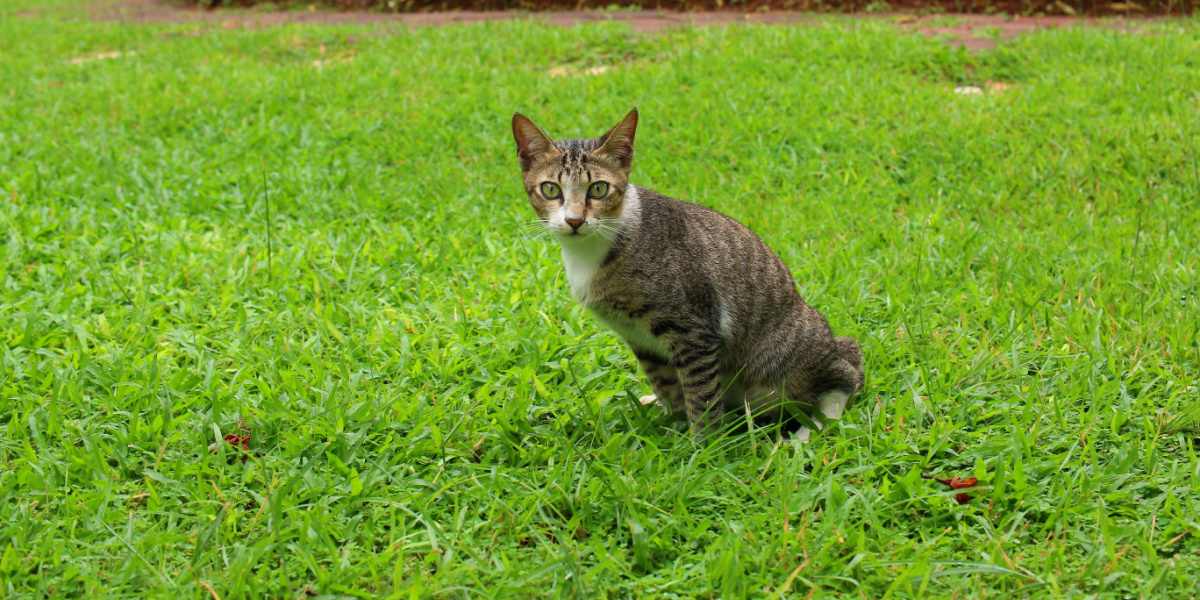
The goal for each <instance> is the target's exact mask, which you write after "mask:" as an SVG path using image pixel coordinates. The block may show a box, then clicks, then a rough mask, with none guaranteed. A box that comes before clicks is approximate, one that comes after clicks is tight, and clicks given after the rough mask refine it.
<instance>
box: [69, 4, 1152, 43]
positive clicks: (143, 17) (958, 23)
mask: <svg viewBox="0 0 1200 600" xmlns="http://www.w3.org/2000/svg"><path fill="white" fill-rule="evenodd" d="M92 12H93V17H94V18H96V19H99V20H117V21H142V22H209V23H219V24H220V25H221V26H222V27H225V28H230V29H234V28H243V27H251V28H254V27H267V26H272V25H280V24H287V23H332V24H356V23H357V24H364V23H397V24H402V25H408V26H435V25H447V24H454V23H475V22H481V21H497V20H503V19H533V20H538V21H543V22H546V23H550V24H553V25H560V26H570V25H575V24H579V23H586V22H595V21H616V22H621V23H628V24H629V25H630V27H632V28H633V29H634V30H635V31H639V32H655V31H661V30H663V29H667V28H671V27H681V26H688V25H721V24H728V23H756V24H764V25H785V24H801V23H806V22H808V23H811V22H815V21H816V20H818V19H820V18H821V15H818V14H816V13H806V12H791V11H763V12H750V13H747V12H736V11H713V12H673V11H663V10H655V11H648V10H641V11H613V12H601V11H546V12H535V13H531V12H518V11H486V12H481V11H453V12H420V13H398V14H397V13H381V12H367V11H333V10H325V9H317V8H310V9H308V10H284V11H266V10H254V9H249V10H237V9H220V10H205V9H200V8H188V7H182V6H179V5H176V4H171V3H169V2H167V1H165V0H98V1H97V3H96V5H95V7H94V8H93V11H92ZM853 18H860V19H878V20H884V21H890V22H893V23H896V24H897V25H898V26H900V27H901V28H903V29H906V30H909V31H914V32H918V33H921V34H923V35H927V36H940V37H942V38H944V39H946V41H947V42H948V43H951V44H955V45H960V46H964V47H966V48H968V49H971V50H980V49H986V48H991V47H994V46H995V45H996V42H997V41H1001V40H1007V39H1011V38H1013V37H1016V36H1017V35H1020V34H1022V33H1027V32H1030V31H1035V30H1038V29H1052V28H1057V27H1069V26H1079V25H1087V26H1100V27H1113V28H1118V29H1133V28H1136V25H1137V24H1139V23H1146V22H1148V21H1150V20H1152V19H1153V18H1152V17H1151V18H1137V17H1109V18H1094V17H1062V16H1040V17H1017V16H1007V15H974V14H972V15H952V14H939V15H915V14H895V13H893V14H872V15H864V14H859V15H855V16H854V17H853Z"/></svg>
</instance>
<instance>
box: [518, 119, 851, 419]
mask: <svg viewBox="0 0 1200 600" xmlns="http://www.w3.org/2000/svg"><path fill="white" fill-rule="evenodd" d="M637 124H638V112H637V109H636V108H634V109H633V110H632V111H630V112H629V114H628V115H626V116H625V118H624V119H623V120H622V121H621V122H620V123H618V124H617V125H616V126H615V127H613V128H612V129H611V130H609V131H608V133H605V134H604V135H602V136H600V137H598V138H594V139H573V140H560V141H554V140H551V139H550V137H548V136H547V135H546V134H545V133H544V132H543V131H542V130H541V129H539V128H538V126H537V125H535V124H534V123H533V121H531V120H529V118H527V117H525V116H524V115H522V114H520V113H515V114H514V115H513V118H512V130H513V138H514V139H515V140H516V143H517V156H518V158H519V162H520V166H521V173H522V177H523V180H524V183H525V192H526V194H528V196H529V203H530V205H531V206H532V207H533V210H534V212H535V213H537V216H538V220H539V221H540V222H541V226H544V227H545V228H546V229H547V230H549V232H550V233H551V235H552V236H553V237H555V238H557V240H558V242H559V243H560V245H561V247H562V259H563V265H564V267H565V269H566V275H567V282H568V283H569V284H570V288H571V293H572V295H574V296H575V298H576V299H577V300H579V302H581V303H582V304H583V305H584V306H586V307H587V308H588V309H589V310H590V311H591V312H592V313H593V314H595V315H596V316H597V317H598V318H599V319H600V320H601V321H603V322H604V323H605V324H606V325H608V326H609V327H610V328H612V329H613V330H614V331H615V332H616V333H617V334H618V335H620V336H621V337H622V338H623V339H624V340H625V342H626V343H628V344H629V346H630V348H631V349H632V350H633V354H634V356H636V357H637V360H638V362H639V363H640V364H641V367H642V370H643V371H644V372H645V374H646V376H647V378H648V379H649V380H650V385H651V387H652V388H653V390H654V395H653V396H649V397H646V398H644V399H643V403H649V402H658V403H659V404H661V405H663V406H664V407H665V408H666V409H667V410H668V411H670V412H671V413H673V414H676V415H678V416H686V418H687V421H688V423H689V425H690V427H691V429H692V430H693V431H695V432H703V431H705V430H707V429H710V428H711V426H712V425H714V424H716V423H718V421H719V420H720V419H721V417H722V414H723V412H724V411H725V410H726V409H734V410H741V409H743V408H744V409H746V410H747V411H749V412H752V413H755V414H757V415H759V416H760V417H765V418H766V419H780V420H788V419H789V417H796V416H797V415H800V417H799V419H800V420H801V421H802V422H806V423H807V424H815V425H816V426H817V427H820V425H821V423H822V422H823V421H824V420H828V419H837V418H840V417H841V415H842V413H843V411H844V410H845V408H846V405H847V403H848V401H849V400H850V399H851V398H852V397H853V396H854V395H855V394H856V393H857V392H858V391H859V390H860V389H861V388H862V386H863V377H864V373H863V362H862V353H861V351H860V349H859V346H858V344H857V343H856V342H855V341H854V340H853V339H851V338H847V337H834V335H833V333H832V331H831V330H830V328H829V324H828V322H827V321H826V320H825V318H824V317H823V316H821V314H820V313H818V312H817V311H816V310H814V309H813V308H812V307H810V306H808V305H807V304H806V303H805V302H804V299H803V298H802V297H801V296H800V294H799V293H798V292H797V291H796V284H795V282H794V281H793V279H792V275H791V273H790V272H789V271H788V269H787V267H786V266H784V264H783V262H782V261H781V260H780V259H779V257H777V256H776V255H775V254H774V253H773V252H772V251H771V250H770V249H769V248H767V246H766V245H765V244H764V243H763V242H762V240H760V239H759V238H758V236H756V235H754V233H752V232H751V231H750V230H749V229H747V228H746V227H745V226H744V225H742V224H741V223H738V222H737V221H734V220H733V219H731V218H729V217H727V216H725V215H723V214H720V213H718V212H716V211H713V210H710V209H708V208H704V207H702V206H699V205H696V204H692V203H689V202H684V201H680V200H674V199H672V198H668V197H666V196H663V195H661V194H658V193H656V192H654V191H652V190H649V189H646V188H641V187H635V186H634V185H633V184H631V183H629V174H630V171H631V169H632V166H633V140H634V135H635V133H636V131H637ZM818 411H819V413H818ZM809 432H810V430H809V429H808V427H801V428H800V429H799V430H798V431H796V435H797V436H798V437H800V438H801V439H807V437H808V435H809Z"/></svg>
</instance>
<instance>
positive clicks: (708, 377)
mask: <svg viewBox="0 0 1200 600" xmlns="http://www.w3.org/2000/svg"><path fill="white" fill-rule="evenodd" d="M667 347H668V349H669V350H670V351H671V366H673V367H675V372H676V373H677V374H678V375H679V383H680V385H681V387H682V389H683V404H684V411H685V412H686V413H687V418H688V424H689V425H690V426H691V428H692V431H694V432H700V431H702V430H704V429H707V428H708V427H709V425H712V424H713V423H716V422H717V421H719V420H720V418H721V413H722V411H723V410H724V407H723V406H722V404H721V402H720V393H719V391H720V387H721V376H720V375H721V358H720V352H721V338H720V336H719V335H717V334H715V333H709V332H704V331H690V332H689V331H681V332H678V333H677V334H676V335H672V336H670V337H669V338H668V339H667Z"/></svg>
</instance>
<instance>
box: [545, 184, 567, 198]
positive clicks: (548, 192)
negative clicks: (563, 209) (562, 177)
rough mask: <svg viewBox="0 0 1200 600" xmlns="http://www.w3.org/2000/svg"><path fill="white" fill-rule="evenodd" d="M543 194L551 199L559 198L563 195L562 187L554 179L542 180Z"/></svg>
mask: <svg viewBox="0 0 1200 600" xmlns="http://www.w3.org/2000/svg"><path fill="white" fill-rule="evenodd" d="M542 195H543V196H545V197H547V198H549V199H551V200H557V199H558V198H559V196H562V188H560V187H558V184H557V183H554V182H552V181H544V182H542Z"/></svg>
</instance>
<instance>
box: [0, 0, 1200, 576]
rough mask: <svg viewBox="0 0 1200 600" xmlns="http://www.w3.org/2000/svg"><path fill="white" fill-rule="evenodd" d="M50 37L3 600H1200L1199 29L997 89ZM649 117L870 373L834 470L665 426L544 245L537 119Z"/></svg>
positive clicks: (1086, 34)
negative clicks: (570, 72)
mask: <svg viewBox="0 0 1200 600" xmlns="http://www.w3.org/2000/svg"><path fill="white" fill-rule="evenodd" d="M33 4H34V3H33V2H28V1H25V2H22V3H20V4H18V5H10V6H9V7H8V8H7V9H0V10H7V11H8V14H5V15H3V16H2V17H0V47H3V49H4V50H3V51H2V52H0V81H3V82H4V86H3V89H0V257H2V262H0V267H2V269H3V270H2V271H0V596H7V597H24V596H34V597H37V596H54V597H62V596H87V597H100V596H104V597H117V596H126V597H128V596H144V595H148V596H154V597H163V596H171V597H188V598H209V597H211V595H210V593H209V591H208V590H209V588H211V590H212V591H213V592H215V593H216V594H217V595H219V596H220V598H222V599H229V598H257V597H263V596H271V597H281V598H283V597H286V598H293V597H298V596H304V595H306V594H322V595H324V594H328V595H348V596H398V597H426V596H434V597H466V596H476V597H517V596H527V595H535V596H577V597H597V596H609V597H613V596H615V597H622V596H636V597H671V596H678V597H691V596H702V597H703V596H712V597H715V596H720V597H725V598H733V597H741V596H764V595H766V596H775V595H789V594H790V595H795V596H798V597H803V596H805V595H807V594H809V593H815V595H816V596H818V597H831V596H839V595H847V596H853V597H862V598H879V597H887V596H890V597H918V596H929V597H946V596H951V595H954V596H958V597H963V596H985V595H986V596H991V597H1012V596H1038V597H1045V596H1051V597H1060V596H1061V597H1082V596H1101V597H1147V598H1148V597H1155V598H1164V597H1178V598H1186V597H1190V596H1192V595H1193V594H1194V593H1195V590H1196V589H1197V587H1198V586H1200V516H1198V515H1200V457H1198V446H1200V433H1198V427H1200V414H1198V412H1200V411H1198V408H1197V406H1198V404H1200V403H1198V400H1197V398H1198V395H1200V389H1198V388H1197V378H1198V377H1200V348H1198V342H1197V338H1198V337H1200V317H1198V315H1200V300H1198V299H1197V294H1198V292H1200V290H1198V285H1200V283H1198V282H1200V273H1198V270H1200V118H1198V117H1197V115H1198V114H1200V95H1198V92H1197V90H1200V21H1196V20H1192V21H1184V22H1173V23H1165V24H1159V25H1152V26H1150V29H1149V30H1148V31H1147V32H1146V33H1144V34H1142V35H1129V34H1120V33H1115V32H1112V31H1106V30H1095V29H1093V30H1075V29H1068V30H1061V31H1054V32H1046V33H1039V34H1036V35H1031V36H1028V37H1023V38H1020V39H1019V40H1017V41H1015V42H1014V43H1011V44H1006V45H1004V46H1002V47H1000V48H999V49H997V50H994V51H989V52H986V53H982V54H969V53H966V52H964V51H962V50H957V49H953V48H950V47H947V46H945V45H943V44H941V43H940V42H938V41H936V40H930V39H924V38H921V37H917V36H912V35H905V34H902V33H899V32H898V31H896V30H895V29H892V28H890V27H889V26H887V25H885V24H879V23H867V24H859V25H855V24H854V22H853V21H848V20H840V19H833V20H830V21H829V22H828V24H826V25H822V26H815V27H795V28H782V27H781V28H768V27H729V28H714V29H697V30H686V31H675V32H672V33H669V34H665V35H656V36H639V35H635V34H632V33H631V32H630V31H629V30H627V29H624V28H622V27H618V26H610V25H594V26H587V27H582V28H577V29H559V28H551V27H543V26H538V25H534V24H530V23H499V24H485V25H477V26H467V27H451V28H443V29H414V30H411V31H409V30H405V29H403V28H401V27H385V26H376V27H359V28H328V27H320V26H305V27H283V28H264V29H253V30H235V31H230V30H225V29H222V28H221V27H220V26H219V25H216V24H212V25H207V24H190V25H170V26H168V25H135V24H111V23H108V24H105V23H95V22H89V21H87V20H86V19H82V18H81V19H69V18H66V17H63V16H47V15H46V14H43V15H42V16H37V15H36V14H35V15H29V14H26V15H23V16H18V15H16V14H15V13H16V11H17V8H22V7H23V8H29V7H30V6H32V5H33ZM59 4H60V5H61V4H63V3H62V2H60V3H59ZM14 6H15V7H16V8H14ZM54 14H58V13H57V12H56V13H54ZM101 52H121V53H123V54H122V55H121V56H119V57H117V58H111V59H102V60H94V61H90V62H84V63H82V64H71V62H70V61H71V59H73V58H77V57H85V56H94V55H96V54H98V53H101ZM318 60H323V61H328V62H326V63H322V66H321V67H319V68H318V67H316V66H314V61H318ZM563 64H570V65H577V66H594V65H615V68H613V69H612V70H610V71H608V72H606V73H605V74H603V75H600V76H596V77H586V76H576V77H565V78H555V79H551V78H548V77H546V76H545V72H546V71H547V70H548V69H549V68H551V67H554V66H558V65H563ZM986 80H997V81H1004V82H1008V83H1010V84H1011V86H1012V87H1010V88H1009V89H1007V90H1006V91H1004V92H1003V93H991V94H985V95H983V96H961V95H956V94H954V93H953V88H954V86H956V85H963V84H982V83H983V82H984V81H986ZM633 105H636V106H638V107H639V109H640V110H641V114H642V129H641V131H640V133H639V136H638V144H639V146H638V152H639V154H638V159H637V163H636V165H635V178H634V179H635V181H636V182H639V183H641V184H643V185H646V186H648V187H654V188H657V189H659V190H661V191H663V192H665V193H668V194H671V195H675V196H677V197H684V198H691V199H695V200H696V201H698V202H700V203H703V204H706V205H709V206H713V207H715V208H717V209H720V210H722V211H724V212H726V213H728V214H730V215H732V216H734V217H736V218H738V219H739V220H741V221H743V222H745V223H747V224H748V225H750V226H751V227H752V228H753V229H754V230H755V231H757V232H758V233H759V234H760V235H761V236H762V237H763V238H764V239H765V240H766V241H767V243H768V244H770V245H771V246H772V247H773V248H775V249H776V250H777V251H778V252H779V254H780V255H781V256H782V257H783V259H784V261H785V262H786V263H787V264H788V265H789V266H790V267H791V268H792V269H793V271H794V273H795V275H796V277H797V280H798V282H799V285H800V288H801V291H802V292H803V293H804V294H805V296H806V298H807V299H808V300H809V301H810V302H811V303H812V304H814V305H815V306H817V307H819V308H820V309H821V310H822V311H823V312H824V313H825V314H826V315H827V316H828V317H829V318H830V320H831V322H832V323H833V325H834V327H835V328H836V330H837V331H838V332H839V333H843V334H846V335H853V336H855V337H857V338H858V339H859V340H860V341H861V342H862V345H863V349H864V351H865V355H866V362H867V368H868V387H867V389H866V390H865V393H864V395H863V396H862V397H861V399H860V400H859V402H858V403H857V404H856V405H855V406H854V407H853V408H852V410H850V411H849V413H848V416H847V418H846V419H845V420H844V421H842V422H841V423H839V424H838V425H837V426H835V427H834V428H833V429H832V430H830V431H828V432H826V433H824V434H823V435H821V436H819V437H817V438H815V440H814V441H813V442H812V443H811V444H808V445H805V446H801V447H798V448H797V447H793V446H791V445H790V444H777V443H776V437H775V435H774V433H773V432H771V431H764V430H759V431H757V432H754V433H753V434H741V435H732V436H727V437H715V438H709V439H707V440H704V441H703V442H699V443H697V442H694V441H693V440H692V439H691V438H690V437H689V436H688V435H686V434H685V433H684V432H682V431H681V430H680V429H679V428H678V427H676V426H674V425H673V424H672V423H671V422H670V421H669V420H667V419H666V418H665V417H662V416H660V415H659V414H657V413H656V412H655V411H654V410H649V409H646V408H643V407H640V406H638V405H637V403H636V400H635V398H636V397H637V396H638V395H639V394H643V393H646V390H647V386H646V384H645V382H644V380H643V379H642V377H641V376H640V375H639V374H638V373H637V372H636V369H635V362H634V360H633V358H632V356H631V354H630V352H629V351H628V350H626V349H625V348H624V347H623V346H622V344H621V343H620V342H619V340H618V339H617V338H616V337H615V336H614V335H613V334H611V333H609V332H607V331H605V330H603V329H602V328H601V327H600V326H599V325H598V324H597V322H596V321H595V320H594V319H592V318H590V317H589V316H588V315H587V314H586V313H585V311H583V310H582V309H580V308H579V307H578V306H576V304H575V303H574V302H573V301H572V300H571V299H570V297H569V293H568V291H567V289H566V283H565V279H564V276H563V274H562V272H561V266H560V264H559V261H558V258H557V250H556V249H555V248H554V247H553V246H552V243H551V242H549V241H548V240H545V239H541V238H538V237H530V236H529V235H528V234H526V233H523V232H525V231H526V227H525V225H526V223H527V222H528V221H529V220H531V219H532V214H531V212H530V211H529V209H528V207H527V205H526V203H525V200H524V199H523V197H522V191H521V186H520V181H519V177H518V173H517V165H516V159H515V156H514V150H513V147H512V140H511V136H510V133H509V129H508V127H509V125H508V123H509V117H510V115H511V113H512V112H513V111H514V110H521V111H522V112H525V113H526V114H530V115H531V116H533V117H534V118H535V119H537V120H538V122H539V123H541V124H543V125H544V126H545V127H546V128H547V129H548V130H549V131H550V132H551V133H553V134H559V135H564V136H565V135H578V134H589V133H599V132H600V131H602V130H603V128H605V127H607V126H609V125H611V124H612V123H613V122H615V120H616V119H618V118H619V117H620V116H621V115H623V114H624V112H625V111H626V110H628V109H629V107H630V106H633ZM239 431H241V432H249V434H250V435H251V436H252V438H251V441H250V452H249V453H248V456H245V457H243V456H241V455H240V453H239V452H238V451H237V450H236V449H235V448H234V447H233V446H230V445H228V444H226V443H224V442H223V441H221V440H222V437H223V436H224V435H226V434H230V433H238V432H239ZM210 447H211V448H212V450H210ZM950 476H964V477H965V476H976V477H978V478H979V480H980V482H979V486H978V487H977V488H976V489H974V490H973V491H972V499H971V500H970V502H968V503H967V504H963V505H959V504H957V503H956V502H955V501H954V498H953V492H951V491H950V490H947V489H945V487H944V486H942V485H941V484H938V483H936V482H935V481H932V480H931V479H929V477H950Z"/></svg>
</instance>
